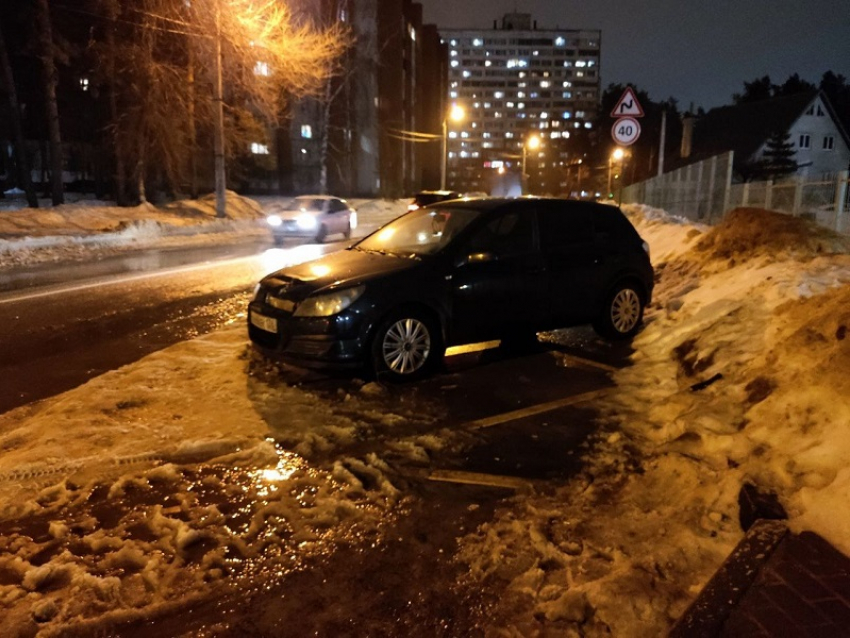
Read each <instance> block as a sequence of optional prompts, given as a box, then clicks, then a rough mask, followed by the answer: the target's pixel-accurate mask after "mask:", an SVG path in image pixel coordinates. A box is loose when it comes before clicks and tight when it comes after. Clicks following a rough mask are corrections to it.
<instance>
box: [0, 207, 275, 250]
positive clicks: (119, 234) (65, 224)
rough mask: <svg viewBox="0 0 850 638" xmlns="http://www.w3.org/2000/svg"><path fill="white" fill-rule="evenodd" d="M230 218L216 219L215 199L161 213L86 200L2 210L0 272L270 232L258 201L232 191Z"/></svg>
mask: <svg viewBox="0 0 850 638" xmlns="http://www.w3.org/2000/svg"><path fill="white" fill-rule="evenodd" d="M227 215H228V217H227V219H218V218H216V216H215V198H214V197H213V196H212V195H207V196H205V197H202V198H200V199H198V200H181V201H178V202H174V203H172V204H168V205H166V206H164V207H160V208H157V207H155V206H153V205H151V204H141V205H139V206H135V207H130V208H126V207H119V206H111V205H108V204H107V203H106V202H99V201H90V200H81V201H79V202H76V203H73V204H63V205H61V206H56V207H52V208H49V207H47V208H22V209H19V210H7V211H0V267H3V266H13V265H22V264H26V265H30V264H33V263H38V262H44V261H67V260H79V259H88V258H91V256H92V255H93V254H94V255H98V256H103V255H108V254H114V253H115V252H120V251H125V250H127V249H139V248H148V247H152V246H154V245H156V246H169V245H186V244H187V242H189V243H193V242H204V243H209V242H210V241H215V242H222V241H231V242H232V241H234V240H238V239H239V238H240V237H245V236H257V235H260V236H262V235H265V234H267V233H268V229H267V228H265V225H264V224H262V223H259V221H260V220H262V219H263V218H264V214H263V211H262V207H261V206H260V205H259V204H258V203H257V202H255V201H252V200H250V199H247V198H244V197H241V196H239V195H237V194H236V193H232V192H228V193H227ZM189 236H192V237H191V238H190V237H189Z"/></svg>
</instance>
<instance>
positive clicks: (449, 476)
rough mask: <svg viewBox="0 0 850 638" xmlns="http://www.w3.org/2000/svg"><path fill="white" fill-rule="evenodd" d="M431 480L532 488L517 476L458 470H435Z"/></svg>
mask: <svg viewBox="0 0 850 638" xmlns="http://www.w3.org/2000/svg"><path fill="white" fill-rule="evenodd" d="M428 480H429V481H438V482H441V483H462V484H464V485H483V486H485V487H505V488H508V489H512V490H530V489H531V487H532V486H531V483H530V482H529V481H527V480H525V479H521V478H517V477H515V476H502V475H499V474H481V473H479V472H460V471H456V470H434V471H433V472H431V473H430V474H429V475H428Z"/></svg>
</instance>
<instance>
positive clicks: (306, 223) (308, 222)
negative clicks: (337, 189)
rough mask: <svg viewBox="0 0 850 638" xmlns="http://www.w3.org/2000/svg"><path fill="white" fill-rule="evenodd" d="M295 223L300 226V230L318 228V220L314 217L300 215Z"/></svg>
mask: <svg viewBox="0 0 850 638" xmlns="http://www.w3.org/2000/svg"><path fill="white" fill-rule="evenodd" d="M295 222H296V223H297V224H298V228H303V229H304V230H310V229H311V228H315V227H316V218H315V217H313V216H312V215H299V216H298V218H297V219H296V220H295Z"/></svg>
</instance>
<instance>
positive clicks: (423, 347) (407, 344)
mask: <svg viewBox="0 0 850 638" xmlns="http://www.w3.org/2000/svg"><path fill="white" fill-rule="evenodd" d="M382 352H383V357H384V364H385V365H386V366H387V368H388V369H389V370H391V371H392V372H395V373H396V374H402V375H407V374H412V373H414V372H416V371H417V370H419V369H420V368H422V366H424V365H425V363H426V362H427V361H428V357H429V356H430V354H431V334H430V333H429V331H428V326H426V325H425V324H424V323H423V322H421V321H419V320H418V319H413V318H406V319H399V320H398V321H396V322H395V323H394V324H392V325H391V326H390V327H389V328H388V329H387V331H386V333H384V339H383V343H382Z"/></svg>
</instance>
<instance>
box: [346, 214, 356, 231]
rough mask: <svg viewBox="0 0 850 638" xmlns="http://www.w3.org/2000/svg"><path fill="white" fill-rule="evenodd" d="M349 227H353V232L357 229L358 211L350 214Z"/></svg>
mask: <svg viewBox="0 0 850 638" xmlns="http://www.w3.org/2000/svg"><path fill="white" fill-rule="evenodd" d="M348 225H349V226H350V227H351V229H352V230H353V229H355V228H357V211H351V213H350V214H349V216H348Z"/></svg>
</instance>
